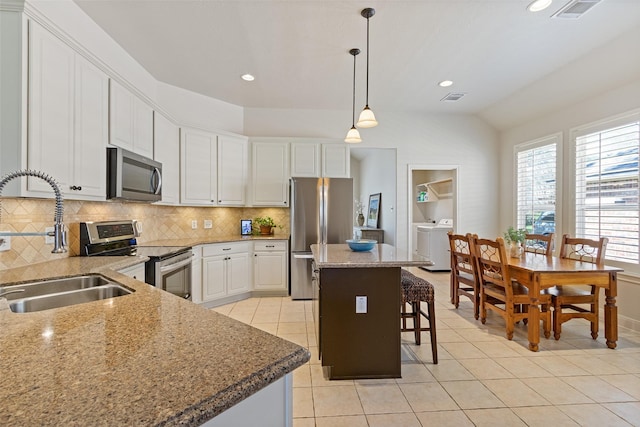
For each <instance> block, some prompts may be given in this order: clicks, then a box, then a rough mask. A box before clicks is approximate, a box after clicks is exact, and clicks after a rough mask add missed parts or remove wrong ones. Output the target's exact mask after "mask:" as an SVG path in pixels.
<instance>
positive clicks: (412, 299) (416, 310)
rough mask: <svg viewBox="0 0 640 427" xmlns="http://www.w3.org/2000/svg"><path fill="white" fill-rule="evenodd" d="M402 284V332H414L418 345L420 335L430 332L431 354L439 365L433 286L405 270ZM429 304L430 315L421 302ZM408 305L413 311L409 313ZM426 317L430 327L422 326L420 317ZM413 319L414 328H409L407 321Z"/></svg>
mask: <svg viewBox="0 0 640 427" xmlns="http://www.w3.org/2000/svg"><path fill="white" fill-rule="evenodd" d="M401 272H402V274H401V282H402V307H401V308H402V310H401V313H400V318H401V319H402V328H401V329H400V330H401V331H402V332H409V331H413V332H414V333H415V337H416V344H417V345H420V333H421V332H422V331H429V334H430V335H431V353H432V355H433V364H434V365H437V364H438V346H437V341H436V310H435V298H434V290H433V285H432V284H431V283H429V282H427V281H426V280H424V279H422V278H420V277H417V276H415V275H413V274H412V273H410V272H408V271H407V270H405V269H401ZM421 301H424V302H426V303H427V311H428V314H427V313H425V312H424V311H422V309H421V308H420V302H421ZM407 304H410V306H411V311H410V312H407ZM421 315H422V316H424V318H425V319H427V321H428V322H429V327H428V328H424V327H421V326H420V316H421ZM408 318H409V319H413V328H408V327H407V319H408Z"/></svg>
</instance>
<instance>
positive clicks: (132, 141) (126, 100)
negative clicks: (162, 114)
mask: <svg viewBox="0 0 640 427" xmlns="http://www.w3.org/2000/svg"><path fill="white" fill-rule="evenodd" d="M109 108H110V122H109V129H110V134H111V138H110V141H109V143H110V144H112V145H115V146H117V147H121V148H124V149H125V150H129V151H133V152H134V153H138V154H140V155H141V156H146V157H149V158H151V157H153V109H152V108H151V107H149V106H148V105H147V104H146V103H144V101H142V100H141V99H140V98H138V97H137V96H135V95H134V94H132V93H131V92H129V91H128V90H127V89H125V88H124V87H122V86H121V85H120V84H118V83H117V82H116V81H114V80H111V90H110V103H109Z"/></svg>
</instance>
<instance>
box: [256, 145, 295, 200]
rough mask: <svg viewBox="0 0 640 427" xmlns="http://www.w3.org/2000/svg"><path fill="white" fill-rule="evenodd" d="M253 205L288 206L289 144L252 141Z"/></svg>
mask: <svg viewBox="0 0 640 427" xmlns="http://www.w3.org/2000/svg"><path fill="white" fill-rule="evenodd" d="M252 147H253V152H252V172H253V173H252V181H253V182H252V186H251V189H252V200H251V203H252V205H253V206H280V207H282V206H289V144H288V143H286V142H254V143H252Z"/></svg>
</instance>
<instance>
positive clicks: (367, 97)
mask: <svg viewBox="0 0 640 427" xmlns="http://www.w3.org/2000/svg"><path fill="white" fill-rule="evenodd" d="M354 59H355V57H354ZM365 106H367V107H368V106H369V18H368V17H367V95H366V99H365Z"/></svg>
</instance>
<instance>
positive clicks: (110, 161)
mask: <svg viewBox="0 0 640 427" xmlns="http://www.w3.org/2000/svg"><path fill="white" fill-rule="evenodd" d="M107 199H122V200H131V201H140V202H157V201H159V200H161V199H162V163H160V162H156V161H155V160H153V159H149V158H147V157H144V156H141V155H139V154H136V153H132V152H131V151H127V150H123V149H122V148H107Z"/></svg>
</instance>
